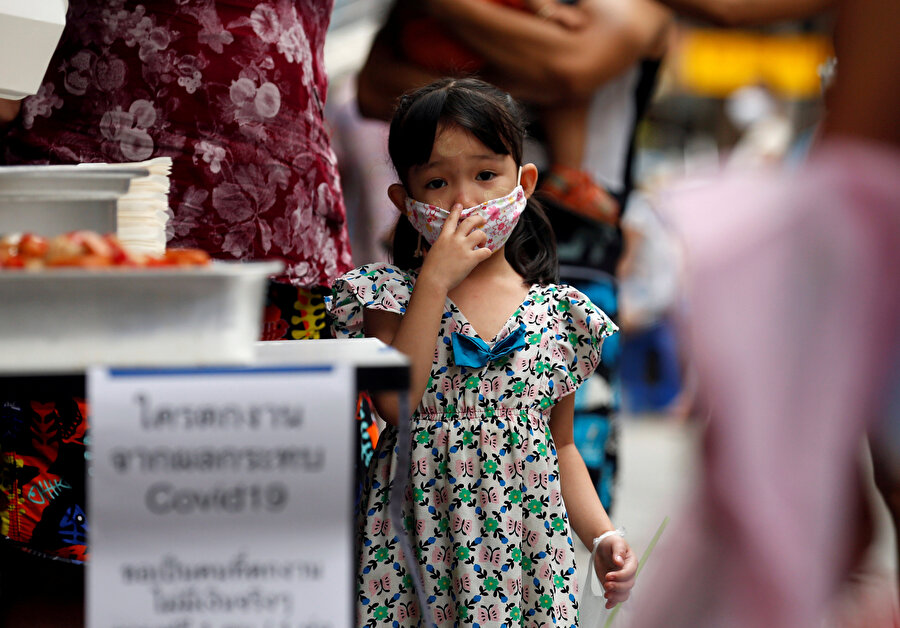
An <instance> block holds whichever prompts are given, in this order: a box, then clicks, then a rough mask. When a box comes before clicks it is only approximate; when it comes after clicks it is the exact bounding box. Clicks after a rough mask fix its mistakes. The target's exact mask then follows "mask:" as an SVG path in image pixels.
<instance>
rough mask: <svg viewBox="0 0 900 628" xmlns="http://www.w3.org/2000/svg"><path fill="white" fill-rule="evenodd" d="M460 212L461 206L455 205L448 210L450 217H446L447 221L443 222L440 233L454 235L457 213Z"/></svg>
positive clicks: (457, 218) (457, 219)
mask: <svg viewBox="0 0 900 628" xmlns="http://www.w3.org/2000/svg"><path fill="white" fill-rule="evenodd" d="M461 211H462V205H461V204H460V203H457V204H456V205H454V206H453V207H451V208H450V215H448V216H447V220H445V221H444V226H443V227H442V228H441V233H444V232H447V233H455V232H456V227H457V224H458V223H459V212H461Z"/></svg>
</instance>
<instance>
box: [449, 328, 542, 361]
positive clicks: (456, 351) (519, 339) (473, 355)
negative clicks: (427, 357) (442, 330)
mask: <svg viewBox="0 0 900 628" xmlns="http://www.w3.org/2000/svg"><path fill="white" fill-rule="evenodd" d="M451 341H452V343H453V361H454V362H456V365H457V366H468V367H471V368H481V367H482V366H485V365H486V364H487V363H488V362H490V361H491V360H496V359H497V358H500V357H503V356H504V355H506V354H508V353H512V352H513V351H516V350H518V349H521V348H522V347H524V346H525V325H519V326H518V327H517V328H516V329H515V330H514V331H512V332H511V333H510V334H509V335H508V336H507V337H506V338H504V339H503V340H501V341H500V342H498V343H497V344H495V345H494V346H493V347H489V346H488V344H487V343H486V342H485V341H484V340H482V339H481V338H473V337H472V336H464V335H463V334H458V333H456V332H454V333H453V334H452V336H451Z"/></svg>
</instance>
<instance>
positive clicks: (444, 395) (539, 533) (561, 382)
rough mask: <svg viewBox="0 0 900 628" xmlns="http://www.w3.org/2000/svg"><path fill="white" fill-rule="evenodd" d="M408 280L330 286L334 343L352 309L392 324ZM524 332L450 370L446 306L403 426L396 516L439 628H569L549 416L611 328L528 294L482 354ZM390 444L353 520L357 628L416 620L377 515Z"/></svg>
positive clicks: (555, 300) (365, 272) (550, 296)
mask: <svg viewBox="0 0 900 628" xmlns="http://www.w3.org/2000/svg"><path fill="white" fill-rule="evenodd" d="M415 280H416V275H415V273H407V272H405V271H402V270H400V269H398V268H396V267H394V266H390V265H387V264H372V265H368V266H363V267H361V268H358V269H356V270H354V271H351V272H350V273H348V274H347V275H344V276H343V277H342V278H340V279H339V280H338V281H337V282H336V283H335V286H334V290H333V295H332V302H331V304H330V307H331V313H332V315H333V317H334V319H335V321H334V326H335V330H336V332H337V335H338V336H339V337H341V336H343V337H358V336H362V335H363V333H364V330H363V309H364V308H372V309H377V310H384V311H389V312H396V313H398V314H402V313H403V312H404V311H405V310H406V306H407V304H408V302H409V298H410V294H411V292H412V290H413V287H414V285H415ZM520 326H524V327H525V346H524V347H522V348H519V349H518V350H516V351H514V352H512V353H509V354H507V355H505V356H503V357H501V358H499V359H496V360H493V361H489V362H488V363H487V364H486V365H485V366H484V367H481V368H468V367H461V366H457V365H455V364H454V360H453V354H452V348H451V346H452V342H451V335H452V334H453V333H454V332H458V333H461V334H465V335H468V336H475V333H474V331H473V329H472V326H471V325H470V324H469V322H468V321H467V320H466V318H465V316H464V314H463V313H462V312H461V311H460V310H459V308H457V307H456V306H455V305H454V304H453V302H452V301H450V300H449V299H448V300H447V302H446V306H445V310H444V315H443V319H442V323H441V329H440V333H439V337H438V342H437V346H436V347H435V353H434V362H433V364H432V370H431V378H430V379H429V381H428V386H427V389H426V391H425V394H424V395H423V397H422V402H421V404H420V405H419V406H418V408H416V410H415V413H414V415H413V418H412V425H411V436H412V443H411V446H412V457H411V460H412V469H411V486H410V490H409V491H408V493H407V496H406V499H405V500H404V504H403V513H404V521H403V525H404V527H405V528H406V529H407V530H409V531H411V532H412V536H413V538H414V547H415V552H416V555H417V556H416V557H417V559H418V563H419V572H420V575H421V578H422V580H423V582H424V587H425V591H424V593H425V597H426V599H427V600H428V603H429V605H430V607H431V609H432V613H433V615H434V619H435V621H436V622H437V624H438V625H439V626H457V625H464V626H469V625H472V626H481V627H487V626H492V627H499V626H513V625H522V626H529V627H537V626H550V625H560V626H575V625H577V622H578V620H577V603H576V598H577V586H578V585H577V578H576V572H575V550H574V545H573V542H572V539H571V535H570V531H569V523H568V519H567V516H566V511H565V508H564V506H563V501H562V494H561V492H560V483H559V472H558V462H557V457H556V448H555V446H554V443H553V438H552V436H551V433H550V429H549V424H548V422H549V420H550V412H551V410H552V409H553V406H554V405H555V404H556V403H557V401H559V400H560V399H561V398H562V397H564V396H566V395H568V394H570V393H572V392H573V391H574V390H575V389H576V388H577V387H578V386H579V385H580V384H581V382H582V381H584V379H585V378H586V377H588V376H589V375H590V373H591V372H592V371H593V370H594V368H595V367H596V366H597V363H598V361H599V359H600V347H601V344H602V341H603V339H604V338H605V337H607V336H609V335H610V334H612V333H614V332H615V331H616V327H615V325H614V324H613V323H612V322H611V321H610V320H609V318H607V316H606V315H605V314H604V313H603V312H601V311H600V310H599V309H597V308H596V307H595V306H594V305H593V304H592V303H591V302H590V301H589V300H588V299H587V298H586V297H585V296H584V295H583V294H582V293H580V292H578V291H577V290H575V289H574V288H571V287H569V286H563V285H552V284H551V285H546V286H541V285H534V286H532V288H531V290H530V291H529V292H528V295H527V297H526V299H525V300H524V301H523V303H522V304H521V305H520V306H519V307H518V308H517V309H516V310H515V312H513V313H512V315H511V316H510V317H509V319H508V320H507V322H506V324H505V325H504V327H503V329H501V330H500V332H499V333H498V334H497V336H496V337H494V338H493V339H491V340H490V341H489V342H488V344H489V345H492V346H496V345H497V344H498V343H500V342H501V341H502V340H503V339H504V338H506V337H507V336H509V335H510V334H512V333H513V332H515V331H516V330H517V329H518V328H519V327H520ZM396 444H397V430H396V429H395V428H394V427H392V426H388V427H387V428H386V429H385V431H384V432H383V434H382V435H381V437H380V439H379V442H378V448H377V450H376V453H375V456H374V459H373V461H372V464H371V466H370V468H369V475H368V478H367V483H366V487H365V490H364V493H363V497H362V500H363V502H362V505H361V510H360V522H359V525H360V530H359V532H360V535H361V539H360V541H361V543H360V546H361V547H360V551H361V556H360V564H359V570H358V594H357V615H358V620H357V624H358V625H359V626H388V625H394V626H415V625H418V624H419V618H420V616H421V613H420V611H419V607H418V602H417V600H416V595H415V591H414V589H413V584H412V578H411V577H410V575H409V573H408V572H407V567H406V562H405V561H404V557H403V556H402V552H401V551H400V550H399V543H398V539H397V537H396V536H395V533H394V530H393V529H392V527H391V522H390V515H389V513H388V503H389V489H390V484H391V479H392V477H393V475H394V473H395V472H396V469H395V464H396V463H395V460H396V455H397V453H396V451H397V450H396Z"/></svg>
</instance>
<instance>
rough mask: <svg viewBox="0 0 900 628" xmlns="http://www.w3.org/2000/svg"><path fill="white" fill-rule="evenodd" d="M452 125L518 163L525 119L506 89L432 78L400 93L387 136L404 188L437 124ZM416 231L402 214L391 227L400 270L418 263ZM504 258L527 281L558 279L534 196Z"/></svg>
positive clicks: (546, 224) (552, 243)
mask: <svg viewBox="0 0 900 628" xmlns="http://www.w3.org/2000/svg"><path fill="white" fill-rule="evenodd" d="M454 124H455V125H457V126H459V127H461V128H462V129H465V130H466V131H468V132H469V133H471V134H472V135H473V136H475V137H476V138H477V139H478V140H479V141H480V142H481V143H482V144H484V145H485V146H487V147H488V148H489V149H490V150H492V151H493V152H495V153H497V154H498V155H511V156H512V158H513V160H515V162H516V165H517V166H521V165H522V151H523V144H524V141H525V123H524V120H523V115H522V110H521V107H520V106H519V104H518V103H517V102H516V101H515V100H513V98H512V97H511V96H510V95H509V94H507V93H506V92H504V91H502V90H500V89H498V88H496V87H494V86H493V85H490V84H488V83H485V82H484V81H480V80H478V79H474V78H463V79H453V78H445V79H440V80H437V81H435V82H433V83H431V84H429V85H426V86H425V87H422V88H419V89H417V90H414V91H412V92H409V93H407V94H404V95H403V96H401V97H400V101H399V103H398V105H397V108H396V109H395V111H394V118H393V120H391V129H390V135H389V137H388V153H390V156H391V161H392V162H393V164H394V169H395V170H396V171H397V175H398V176H399V177H400V182H401V183H402V184H403V186H404V187H406V188H407V189H409V170H410V168H412V167H413V166H417V165H422V164H425V163H428V159H429V158H430V157H431V151H432V148H433V147H434V140H435V137H436V135H437V133H438V129H439V127H440V126H441V125H454ZM418 243H419V232H418V231H416V230H415V228H414V227H413V226H412V224H410V222H409V220H408V219H407V217H406V216H405V215H402V214H401V216H400V219H399V220H398V221H397V226H396V228H395V229H394V238H393V244H392V247H391V248H392V251H391V253H392V257H393V260H394V264H396V265H397V266H399V267H400V268H403V269H405V270H414V269H416V268H419V267H420V266H421V265H422V258H421V257H418V256H416V255H415V251H416V250H417V249H418ZM504 252H505V254H506V259H507V261H508V262H509V263H510V265H512V267H513V268H514V269H515V271H516V272H517V273H519V274H520V275H522V277H523V278H524V279H525V281H526V282H527V283H539V284H547V283H555V282H557V281H559V261H558V258H557V255H556V238H555V236H554V235H553V228H552V227H551V226H550V220H549V219H548V218H547V215H546V214H545V213H544V210H543V208H542V207H541V205H540V203H539V202H538V201H537V200H536V199H535V198H534V195H532V196H531V198H529V199H528V202H527V204H526V206H525V211H523V212H522V215H521V217H520V218H519V221H518V223H517V224H516V226H515V228H514V229H513V231H512V233H511V234H510V236H509V239H508V240H507V241H506V249H505V251H504Z"/></svg>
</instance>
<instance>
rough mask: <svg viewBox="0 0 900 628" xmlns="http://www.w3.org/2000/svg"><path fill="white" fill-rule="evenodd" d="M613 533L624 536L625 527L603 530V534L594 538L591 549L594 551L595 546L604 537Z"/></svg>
mask: <svg viewBox="0 0 900 628" xmlns="http://www.w3.org/2000/svg"><path fill="white" fill-rule="evenodd" d="M613 534H618V535H619V536H621V537H622V538H625V528H618V529H616V530H608V531H606V532H604V533H603V534H601V535H600V536H598V537H597V538H596V539H594V543H593V545H594V546H593V547H592V548H591V549H592V550H594V551H596V550H597V546H598V545H600V543H601V542H602V541H603V539H605V538H607V537H609V536H612V535H613Z"/></svg>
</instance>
